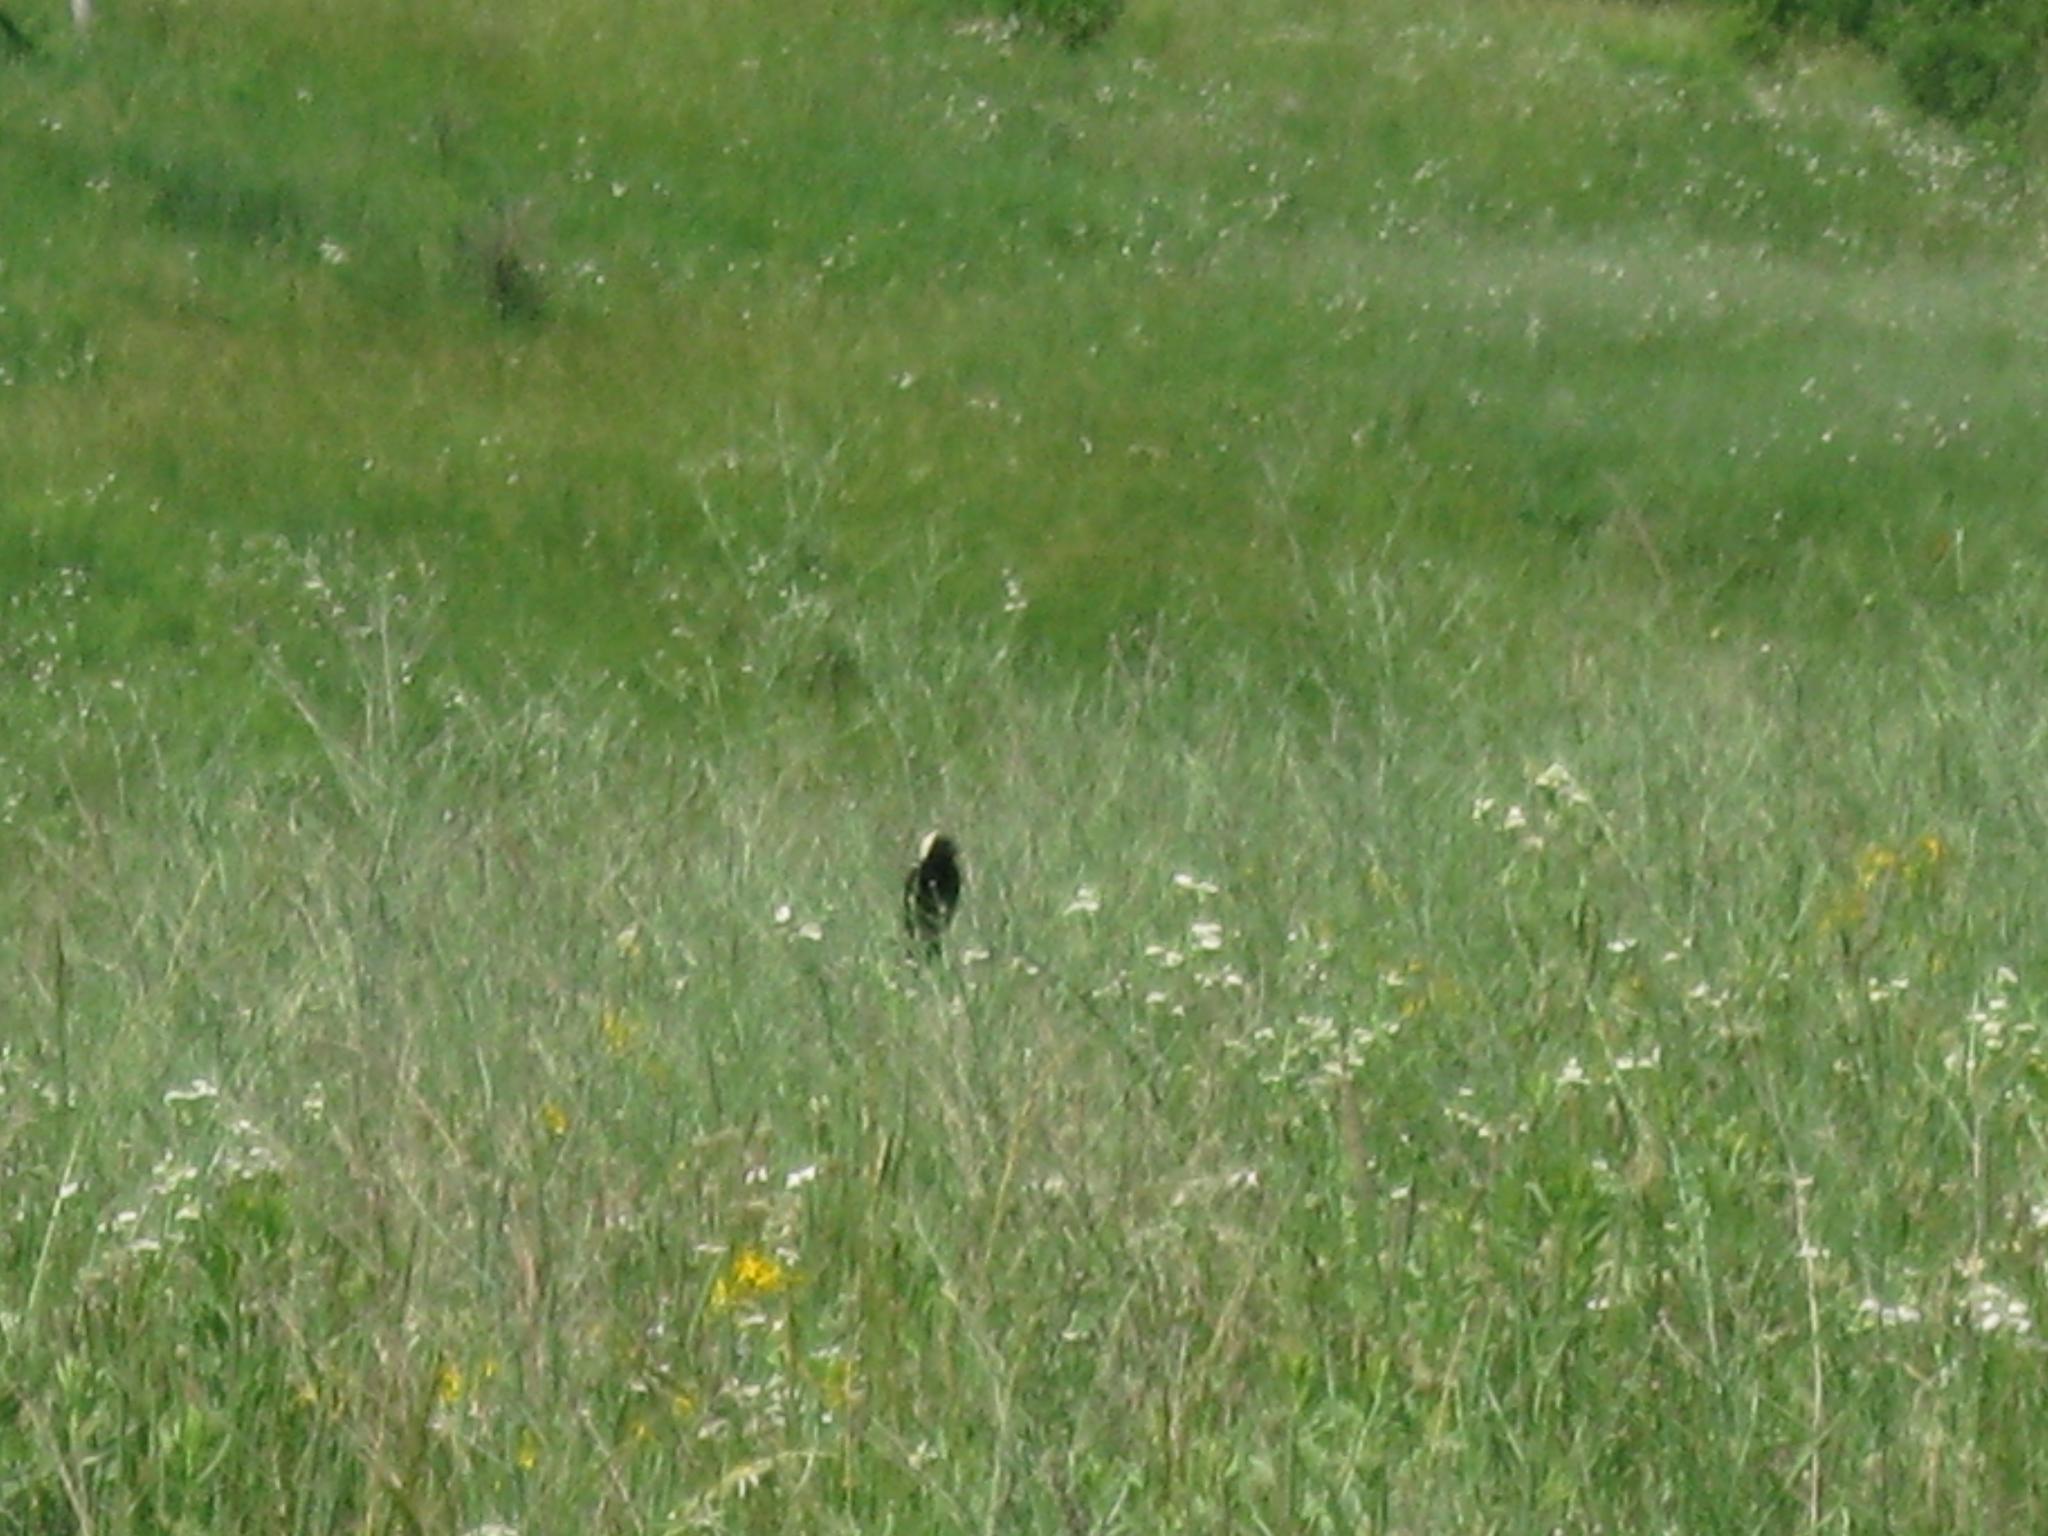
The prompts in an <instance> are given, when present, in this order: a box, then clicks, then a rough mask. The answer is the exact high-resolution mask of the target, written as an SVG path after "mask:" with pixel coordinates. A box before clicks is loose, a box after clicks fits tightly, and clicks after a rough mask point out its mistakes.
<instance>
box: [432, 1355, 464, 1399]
mask: <svg viewBox="0 0 2048 1536" xmlns="http://www.w3.org/2000/svg"><path fill="white" fill-rule="evenodd" d="M464 1385H465V1383H464V1381H463V1379H462V1367H461V1366H459V1365H457V1364H455V1363H454V1362H453V1361H452V1360H451V1361H444V1362H443V1363H442V1365H441V1368H440V1369H439V1370H438V1371H436V1372H434V1396H435V1397H437V1398H439V1399H440V1400H441V1402H442V1403H443V1404H444V1405H446V1406H447V1407H450V1408H452V1407H454V1406H455V1405H456V1404H457V1403H459V1402H461V1401H462V1389H463V1387H464Z"/></svg>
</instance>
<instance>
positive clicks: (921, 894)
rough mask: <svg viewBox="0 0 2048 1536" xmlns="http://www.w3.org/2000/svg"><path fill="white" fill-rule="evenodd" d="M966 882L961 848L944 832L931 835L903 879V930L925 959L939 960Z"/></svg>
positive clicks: (920, 848)
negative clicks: (942, 943)
mask: <svg viewBox="0 0 2048 1536" xmlns="http://www.w3.org/2000/svg"><path fill="white" fill-rule="evenodd" d="M966 883H967V877H966V876H965V875H964V874H963V873H962V872H961V869H960V845H959V844H957V843H955V842H954V841H953V839H951V838H950V837H947V836H946V835H945V834H944V833H943V832H933V833H931V834H929V835H928V836H927V837H926V838H925V840H924V843H923V844H922V845H921V846H920V847H919V848H918V850H917V864H916V865H915V867H913V868H912V869H911V871H910V873H909V874H907V875H905V876H904V877H903V931H904V932H905V933H907V934H908V935H910V942H911V943H912V944H913V945H915V946H916V947H917V948H919V949H920V950H922V951H923V953H924V955H925V958H927V959H937V958H938V954H939V937H940V935H942V934H943V933H944V932H945V931H946V924H948V923H950V922H951V921H953V911H954V909H955V908H956V907H958V906H959V905H960V889H961V887H962V886H964V885H965V884H966Z"/></svg>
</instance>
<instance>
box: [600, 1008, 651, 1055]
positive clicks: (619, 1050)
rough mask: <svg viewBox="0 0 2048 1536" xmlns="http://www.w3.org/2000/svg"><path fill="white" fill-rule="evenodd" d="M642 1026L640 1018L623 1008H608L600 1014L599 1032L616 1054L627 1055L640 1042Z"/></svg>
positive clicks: (609, 1048) (606, 1047) (606, 1045)
mask: <svg viewBox="0 0 2048 1536" xmlns="http://www.w3.org/2000/svg"><path fill="white" fill-rule="evenodd" d="M641 1028H642V1026H641V1023H640V1021H639V1019H637V1018H635V1017H634V1016H633V1015H632V1014H630V1013H627V1012H626V1011H625V1010H624V1009H621V1008H606V1009H605V1010H604V1011H603V1012H602V1013H600V1014H599V1015H598V1019H597V1032H598V1034H599V1035H601V1036H602V1037H603V1039H604V1048H605V1049H606V1050H607V1051H609V1052H610V1053H611V1054H612V1055H614V1056H623V1055H625V1054H626V1053H627V1052H628V1051H630V1050H632V1048H633V1047H634V1046H635V1045H636V1044H638V1043H639V1040H640V1034H641Z"/></svg>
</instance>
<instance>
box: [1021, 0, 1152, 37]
mask: <svg viewBox="0 0 2048 1536" xmlns="http://www.w3.org/2000/svg"><path fill="white" fill-rule="evenodd" d="M1123 10H1124V0H1011V4H1010V12H1011V14H1012V15H1014V16H1016V17H1017V18H1018V19H1019V20H1021V21H1024V22H1027V23H1029V24H1030V25H1032V26H1035V27H1040V28H1042V29H1044V30H1045V31H1047V32H1049V33H1051V34H1052V35H1053V36H1054V37H1056V38H1058V39H1059V40H1060V41H1061V42H1062V43H1064V44H1066V46H1067V47H1069V48H1085V47H1087V46H1088V44H1090V43H1092V42H1094V41H1095V40H1096V39H1097V38H1099V37H1101V36H1102V34H1103V33H1105V32H1107V31H1108V30H1109V29H1110V28H1111V27H1113V26H1114V25H1116V19H1117V18H1118V17H1119V16H1121V15H1122V14H1123Z"/></svg>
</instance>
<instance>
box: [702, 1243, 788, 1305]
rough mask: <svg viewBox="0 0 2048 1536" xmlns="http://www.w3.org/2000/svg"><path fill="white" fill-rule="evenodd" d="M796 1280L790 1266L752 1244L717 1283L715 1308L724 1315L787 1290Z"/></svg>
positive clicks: (713, 1299)
mask: <svg viewBox="0 0 2048 1536" xmlns="http://www.w3.org/2000/svg"><path fill="white" fill-rule="evenodd" d="M794 1280H795V1276H794V1274H792V1272H791V1271H790V1268H789V1266H788V1265H786V1264H784V1263H783V1262H782V1261H781V1260H780V1259H778V1258H776V1257H775V1255H774V1254H772V1253H767V1252H764V1251H763V1250H762V1249H759V1248H756V1247H754V1246H753V1245H752V1244H751V1243H750V1244H748V1245H747V1246H745V1247H743V1248H741V1249H739V1250H738V1251H737V1252H736V1253H734V1254H733V1256H732V1263H730V1264H729V1265H727V1266H726V1271H725V1273H724V1274H722V1275H720V1276H719V1277H718V1279H717V1280H716V1281H715V1282H713V1284H712V1287H711V1305H712V1307H713V1309H714V1310H716V1311H720V1312H723V1311H726V1310H727V1309H729V1308H732V1307H737V1306H740V1305H742V1304H743V1303H746V1302H749V1301H752V1300H754V1299H755V1298H757V1297H761V1296H773V1295H774V1294H775V1293H776V1292H778V1291H786V1290H788V1289H789V1287H790V1286H791V1284H792V1283H794Z"/></svg>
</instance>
